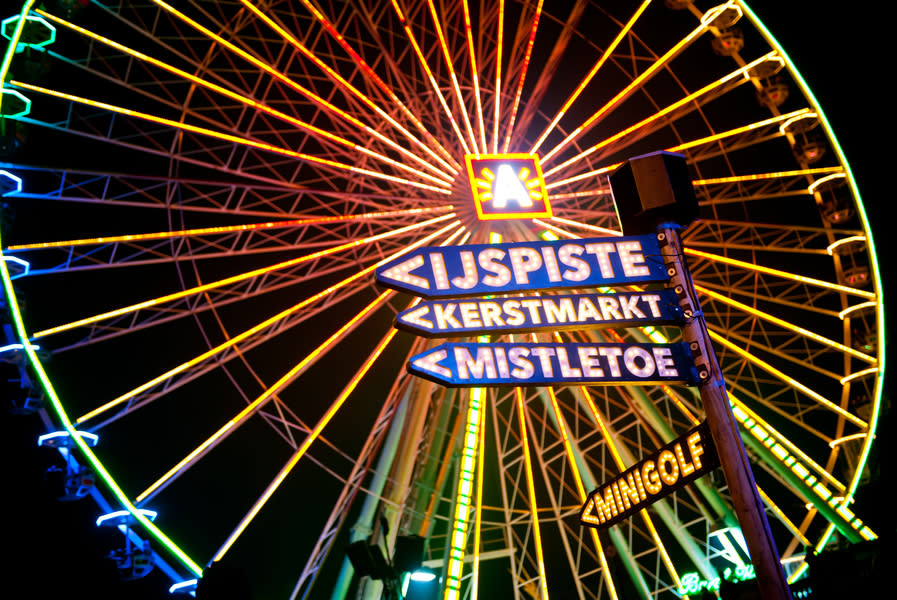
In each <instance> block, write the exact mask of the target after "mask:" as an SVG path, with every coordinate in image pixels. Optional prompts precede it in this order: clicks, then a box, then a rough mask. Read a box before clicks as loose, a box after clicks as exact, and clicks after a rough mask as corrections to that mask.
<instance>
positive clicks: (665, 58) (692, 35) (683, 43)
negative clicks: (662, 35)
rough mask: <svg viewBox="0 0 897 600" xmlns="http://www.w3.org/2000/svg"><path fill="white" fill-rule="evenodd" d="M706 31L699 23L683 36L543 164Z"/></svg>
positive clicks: (549, 152) (561, 144)
mask: <svg viewBox="0 0 897 600" xmlns="http://www.w3.org/2000/svg"><path fill="white" fill-rule="evenodd" d="M706 31H707V26H706V25H705V24H704V23H701V24H700V25H699V26H698V27H696V28H695V29H693V30H692V31H691V32H689V33H688V34H687V35H685V37H683V38H682V39H681V40H679V42H677V43H676V44H675V45H673V47H671V48H670V49H669V50H667V52H666V53H665V54H663V55H662V56H660V57H659V58H657V59H656V60H655V61H654V62H653V63H652V64H651V65H650V66H649V67H648V68H647V69H645V70H644V71H642V72H641V73H640V74H639V75H638V76H637V77H635V78H633V79H632V81H631V82H630V83H629V84H628V85H627V86H626V87H624V88H623V89H622V90H620V92H618V93H617V95H616V96H614V97H613V98H612V99H611V100H609V101H608V102H607V103H606V104H605V105H604V106H602V107H601V108H599V109H598V110H597V111H595V112H594V113H592V115H591V116H589V117H588V118H587V119H585V120H584V121H583V122H582V124H580V125H579V126H578V127H577V128H576V129H574V130H573V132H572V133H570V134H569V135H568V136H567V137H566V138H564V139H563V140H562V141H561V142H560V143H559V144H557V145H556V146H554V147H553V148H552V149H551V150H549V151H548V152H546V153H545V154H544V155H543V157H542V160H543V162H545V163H547V162H550V161H551V159H552V158H553V157H554V156H555V155H556V154H558V153H559V152H560V151H561V150H563V149H564V148H566V147H567V146H568V145H570V144H571V143H572V142H573V141H574V140H575V139H576V138H578V137H580V136H581V135H583V134H585V133H586V132H587V131H588V130H589V129H591V128H592V127H594V126H595V125H596V124H597V123H598V122H600V119H602V118H603V117H604V116H606V115H607V114H609V113H610V112H611V111H612V110H613V109H615V108H617V107H618V106H619V105H620V104H622V103H623V102H624V101H625V100H626V99H627V98H629V96H631V95H632V94H633V93H634V92H635V91H636V90H637V89H639V87H640V86H642V85H644V84H645V83H646V82H647V81H648V80H650V79H651V78H652V77H654V76H655V75H657V73H658V72H659V71H660V70H661V69H662V68H665V67H666V66H667V64H668V63H669V62H670V61H671V60H672V59H673V58H675V57H676V55H678V54H679V53H680V52H682V51H683V50H684V49H685V48H687V47H688V46H689V45H690V44H691V43H692V42H694V41H695V39H697V38H698V37H699V36H701V35H702V34H703V33H705V32H706ZM555 168H557V167H555ZM547 175H548V173H547V172H546V176H547Z"/></svg>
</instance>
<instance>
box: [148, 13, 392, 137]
mask: <svg viewBox="0 0 897 600" xmlns="http://www.w3.org/2000/svg"><path fill="white" fill-rule="evenodd" d="M153 2H154V3H155V4H156V5H158V6H159V7H161V8H163V9H165V10H166V11H167V12H169V13H170V14H172V15H174V16H176V17H177V18H179V19H180V20H182V21H184V22H185V23H187V24H188V25H190V26H191V27H193V28H194V29H196V30H197V31H199V32H201V33H202V34H203V35H205V36H207V37H208V38H209V39H211V40H214V41H215V42H217V43H218V44H221V45H222V46H223V47H225V48H227V49H228V50H230V51H231V52H234V53H235V54H237V55H238V56H240V57H241V58H243V59H244V60H246V61H247V62H249V63H251V64H253V65H255V66H256V67H258V68H259V69H261V70H263V71H264V72H266V73H268V74H269V75H271V76H273V77H275V78H276V79H278V80H280V81H282V82H283V83H285V84H286V85H288V86H289V87H291V88H293V89H294V90H296V91H298V92H299V93H300V94H302V95H303V96H305V97H307V98H309V99H310V100H311V101H313V102H314V103H315V104H318V105H319V106H321V107H323V108H325V109H326V110H328V111H330V112H332V113H333V114H336V115H338V116H339V117H341V118H342V119H345V120H346V121H348V122H349V123H352V124H353V125H354V126H356V127H358V128H359V129H362V130H363V131H365V132H367V133H369V134H371V135H373V136H375V137H377V138H378V139H380V140H381V141H384V142H385V143H387V144H390V145H393V144H394V142H392V141H391V140H389V139H388V138H387V137H386V136H384V135H383V134H381V133H380V132H379V131H377V130H376V129H374V128H372V127H368V126H367V125H365V124H364V123H362V122H361V121H359V120H358V119H356V118H355V117H353V116H352V115H350V114H349V113H347V112H346V111H344V110H342V109H340V108H339V107H337V106H334V105H333V104H331V103H330V102H327V101H326V100H325V99H324V98H322V97H320V96H318V95H317V94H315V93H314V92H312V91H311V90H309V89H307V88H305V87H304V86H302V85H300V84H299V83H297V82H296V81H293V80H292V79H290V78H289V77H287V76H286V75H284V74H283V73H281V72H280V71H278V70H277V69H275V68H274V67H272V66H271V65H268V64H266V63H265V62H263V61H261V60H259V59H257V58H256V57H254V56H252V55H251V54H249V53H248V52H246V51H245V50H242V49H241V48H239V47H237V46H236V45H234V44H232V43H231V42H229V41H227V40H225V39H224V38H222V37H221V36H219V35H218V34H216V33H214V32H213V31H211V30H210V29H208V28H206V27H203V26H202V25H200V24H199V23H197V22H196V21H194V20H193V19H191V18H190V17H188V16H187V15H185V14H184V13H182V12H180V11H178V10H177V9H175V8H174V7H172V6H171V5H169V4H167V3H165V2H163V1H162V0H153Z"/></svg>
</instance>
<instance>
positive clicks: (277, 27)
mask: <svg viewBox="0 0 897 600" xmlns="http://www.w3.org/2000/svg"><path fill="white" fill-rule="evenodd" d="M241 2H242V4H243V5H244V6H245V7H247V8H248V9H249V10H251V11H252V12H253V14H255V15H256V16H257V17H258V18H260V19H262V20H263V21H264V22H265V23H266V24H267V25H268V26H269V27H271V28H272V29H273V30H274V31H276V32H277V33H278V34H279V35H280V36H281V37H282V38H283V39H284V40H286V41H287V42H289V43H290V44H291V45H292V46H293V47H294V48H296V49H297V50H299V52H300V53H302V55H303V56H305V57H306V58H308V59H309V60H311V61H312V62H313V63H314V64H315V65H316V66H318V67H319V68H321V69H322V70H323V71H324V72H325V73H326V74H327V76H328V77H330V78H331V79H332V80H334V81H336V82H337V84H338V85H340V86H341V87H342V88H343V89H344V90H346V91H347V92H348V93H349V94H351V95H352V96H353V97H355V98H356V99H358V100H359V101H361V102H362V103H363V104H364V105H365V106H367V107H368V108H370V109H371V110H373V111H374V112H375V113H377V115H379V116H380V117H381V118H383V119H384V120H385V121H386V122H388V123H389V124H390V125H392V126H393V127H395V128H396V129H397V130H398V131H399V132H400V133H401V134H402V135H403V136H405V137H406V138H407V139H408V140H409V141H411V142H412V143H413V144H414V145H416V146H418V147H420V148H422V149H424V150H425V151H426V152H428V153H429V155H430V157H431V158H433V159H434V160H436V161H437V162H438V163H440V164H441V165H443V167H444V168H446V169H447V170H448V173H446V172H445V171H442V170H440V169H437V168H436V167H435V166H434V164H433V163H432V162H430V161H427V160H425V159H423V158H421V157H419V156H417V155H416V154H413V153H411V152H410V151H409V150H407V149H406V148H404V147H403V146H401V145H400V144H397V143H396V142H394V141H393V140H392V139H391V138H389V137H388V136H384V135H382V134H380V133H379V132H377V131H376V130H368V133H372V134H375V135H376V137H377V139H379V140H380V141H382V142H383V143H385V144H387V145H388V146H390V147H391V148H393V149H394V150H396V151H398V152H400V153H402V154H403V155H404V156H406V157H408V158H410V159H411V160H414V161H415V162H417V163H419V164H420V165H421V166H423V167H425V168H427V169H429V170H430V171H432V172H433V173H435V174H437V175H439V176H440V177H443V178H444V179H443V181H444V180H445V179H447V180H449V181H448V184H449V185H450V184H451V181H450V180H451V178H452V175H453V174H454V169H452V167H451V166H450V165H449V164H448V163H447V162H445V160H444V159H442V157H440V156H439V155H438V154H436V153H435V152H434V151H433V150H431V149H430V148H429V147H427V146H426V145H425V144H424V142H422V141H421V140H419V139H418V138H416V137H415V136H414V135H413V134H411V132H410V131H408V130H407V129H406V128H405V127H403V126H402V125H401V124H400V123H399V122H398V121H396V120H395V119H393V118H392V117H391V116H390V115H389V114H388V113H387V112H386V111H385V110H384V109H383V108H381V107H380V106H379V105H377V104H376V103H375V102H374V101H373V100H372V99H371V98H370V97H368V96H367V95H365V94H364V93H362V92H361V91H360V90H359V89H358V88H356V87H355V86H353V85H352V84H351V83H349V81H347V80H346V79H345V78H344V77H343V76H342V75H340V74H339V72H337V71H336V70H334V69H333V68H331V67H330V66H328V65H327V64H326V63H324V61H323V60H322V59H321V58H320V57H318V56H317V55H316V54H315V53H314V52H313V51H312V50H310V49H309V48H307V47H306V46H305V45H304V44H302V43H301V42H300V41H299V40H298V39H297V38H296V37H295V36H293V35H292V34H291V33H290V32H289V31H287V29H286V28H285V27H283V26H282V25H281V24H279V23H277V22H276V21H275V20H274V19H273V18H272V17H270V16H269V15H268V14H266V13H265V12H263V11H262V10H261V9H260V8H259V7H258V6H256V5H255V4H253V3H251V2H249V0H241ZM403 166H404V165H403Z"/></svg>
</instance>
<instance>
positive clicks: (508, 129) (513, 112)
mask: <svg viewBox="0 0 897 600" xmlns="http://www.w3.org/2000/svg"><path fill="white" fill-rule="evenodd" d="M543 3H544V0H538V4H537V5H536V8H535V12H534V14H533V19H532V25H531V26H530V30H529V36H528V37H527V41H526V50H525V51H524V53H523V57H522V58H521V59H520V63H519V64H518V65H517V71H518V74H517V89H516V91H515V92H514V101H513V104H512V105H511V109H510V116H509V117H507V119H508V123H507V125H504V128H505V141H504V144H503V145H502V152H508V149H509V148H510V147H511V136H512V135H513V133H514V121H515V120H516V119H517V112H518V111H519V110H520V100H521V98H522V97H523V84H524V82H525V81H526V75H527V72H528V71H529V66H530V61H531V59H532V54H533V45H534V44H535V43H536V32H537V31H538V29H539V19H540V17H541V16H542V5H543ZM522 19H523V17H522V16H521V22H522ZM514 62H515V61H514V53H513V52H512V53H511V64H512V65H513V64H514ZM509 71H510V72H513V70H512V69H510V68H509ZM543 160H544V158H543Z"/></svg>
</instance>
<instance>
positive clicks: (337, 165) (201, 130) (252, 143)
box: [10, 81, 451, 194]
mask: <svg viewBox="0 0 897 600" xmlns="http://www.w3.org/2000/svg"><path fill="white" fill-rule="evenodd" d="M10 83H11V84H12V85H14V86H16V87H20V88H22V89H26V90H30V91H33V92H38V93H41V94H46V95H48V96H54V97H56V98H62V99H64V100H69V101H71V102H78V103H80V104H86V105H89V106H94V107H96V108H102V109H103V110H108V111H111V112H115V113H118V114H122V115H127V116H130V117H136V118H139V119H144V120H146V121H152V122H153V123H159V124H162V125H167V126H169V127H173V128H175V129H182V130H184V131H190V132H193V133H198V134H201V135H207V136H210V137H214V138H217V139H221V140H225V141H228V142H233V143H235V144H240V145H243V146H249V147H251V148H256V149H258V150H265V151H268V152H274V153H276V154H281V155H283V156H289V157H290V158H295V159H298V160H303V161H306V162H310V163H314V164H318V165H322V166H326V167H331V168H333V169H338V170H340V171H349V172H351V173H357V174H360V175H368V176H370V177H374V178H377V179H384V180H386V181H392V182H393V183H401V184H404V185H410V186H413V187H417V188H421V189H425V190H430V191H432V192H438V193H440V194H449V193H451V190H448V189H445V188H438V187H435V186H432V185H427V184H424V183H420V182H417V181H412V180H410V179H405V178H402V177H395V176H393V175H387V174H385V173H378V172H376V171H371V170H369V169H362V168H360V167H355V166H352V165H347V164H345V163H341V162H337V161H335V160H329V159H325V158H319V157H317V156H312V155H310V154H304V153H302V152H296V151H294V150H287V149H286V148H279V147H277V146H273V145H271V144H267V143H264V142H259V141H256V140H253V139H249V138H242V137H239V136H235V135H231V134H228V133H223V132H220V131H215V130H213V129H207V128H205V127H198V126H196V125H188V124H187V123H183V122H181V121H174V120H172V119H166V118H164V117H157V116H155V115H150V114H148V113H144V112H140V111H136V110H131V109H128V108H123V107H121V106H115V105H113V104H108V103H106V102H99V101H97V100H91V99H89V98H83V97H81V96H75V95H73V94H66V93H64V92H58V91H55V90H50V89H47V88H42V87H38V86H36V85H31V84H28V83H23V82H21V81H10Z"/></svg>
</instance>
